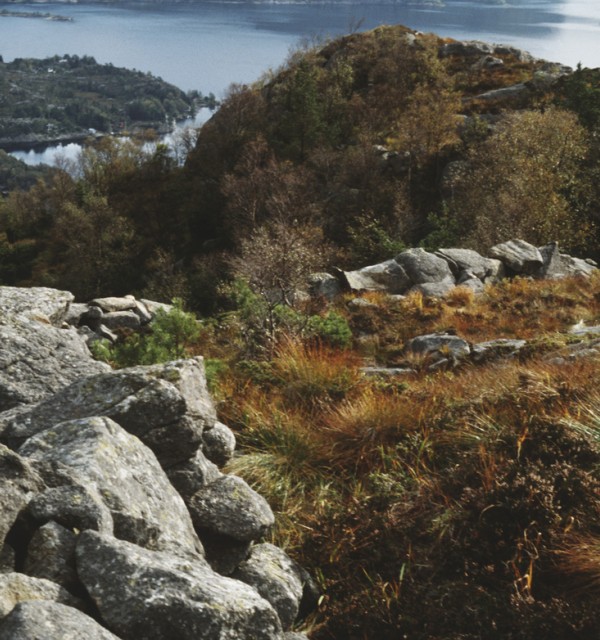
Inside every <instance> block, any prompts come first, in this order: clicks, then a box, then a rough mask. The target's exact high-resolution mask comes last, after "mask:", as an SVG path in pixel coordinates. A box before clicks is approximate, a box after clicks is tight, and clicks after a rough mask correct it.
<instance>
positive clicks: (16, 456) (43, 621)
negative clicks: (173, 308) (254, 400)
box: [0, 287, 318, 640]
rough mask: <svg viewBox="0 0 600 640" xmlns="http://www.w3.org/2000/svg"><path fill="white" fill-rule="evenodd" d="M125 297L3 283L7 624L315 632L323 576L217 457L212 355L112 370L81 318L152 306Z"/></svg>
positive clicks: (26, 629)
mask: <svg viewBox="0 0 600 640" xmlns="http://www.w3.org/2000/svg"><path fill="white" fill-rule="evenodd" d="M124 300H127V299H112V300H111V299H101V300H99V301H93V302H92V303H90V304H89V305H76V304H74V302H73V296H72V295H71V294H69V293H67V292H63V291H55V290H52V289H45V288H30V289H20V288H12V287H0V338H1V340H2V350H1V352H0V495H2V501H1V503H0V640H5V639H6V640H8V639H10V640H18V639H23V640H25V639H31V638H44V640H65V639H66V640H68V639H70V638H72V639H73V640H74V639H75V638H81V637H84V636H85V637H86V638H87V639H88V640H108V639H111V638H117V639H118V638H120V639H121V640H140V639H142V638H143V639H147V640H151V639H156V640H167V639H173V638H177V639H178V640H186V639H189V640H192V639H194V640H196V639H197V638H203V639H214V640H225V639H231V640H234V639H246V638H247V639H253V640H276V639H278V640H279V639H281V640H283V639H285V638H302V637H306V636H304V635H303V634H299V633H297V632H293V631H291V629H292V628H293V627H294V625H295V624H296V623H297V621H298V618H299V615H300V612H306V611H308V610H310V609H311V607H312V606H314V603H315V601H316V598H317V597H318V594H317V592H316V588H315V585H314V583H313V581H312V580H311V578H310V576H309V575H308V574H307V572H306V571H305V570H304V569H303V568H302V567H300V566H299V565H298V564H297V563H296V562H295V561H294V560H293V559H292V558H290V557H289V556H288V555H287V554H286V553H285V552H284V551H283V550H282V549H280V548H278V547H275V546H273V545H271V544H268V543H265V542H263V541H262V538H263V537H264V535H265V533H267V532H268V530H269V528H270V527H271V525H272V524H273V522H274V516H273V512H272V511H271V508H270V507H269V505H268V503H267V502H266V501H265V500H264V498H262V497H261V496H260V495H258V494H257V493H256V492H255V491H253V490H252V489H251V488H250V487H249V486H248V485H247V484H246V482H245V481H244V480H242V479H241V478H239V477H236V476H232V475H228V474H225V473H223V471H221V467H222V466H223V465H224V464H225V463H226V462H227V461H228V460H229V459H230V458H231V456H232V455H233V452H234V448H235V437H234V435H233V433H232V432H231V430H230V429H228V427H227V426H226V425H224V424H221V423H220V422H218V420H217V416H216V411H215V408H214V405H213V402H212V399H211V397H210V394H209V392H208V390H207V385H206V377H205V373H204V364H203V359H202V358H201V357H196V358H192V359H188V360H178V361H175V362H170V363H167V364H164V365H153V366H139V367H132V368H130V369H122V370H119V371H113V370H112V369H110V367H108V366H107V365H104V364H101V363H99V362H96V361H95V360H93V359H92V357H91V355H90V353H89V351H88V349H87V346H86V338H88V337H89V336H86V334H85V332H82V331H81V329H80V328H79V329H78V328H76V327H75V326H74V325H79V324H80V321H81V318H82V316H83V317H84V319H85V320H86V322H87V325H85V326H88V325H89V324H92V325H93V326H94V327H95V328H96V330H100V331H102V330H103V329H100V327H101V326H102V325H104V326H106V327H108V326H110V323H111V322H112V321H113V320H112V319H114V318H121V316H123V317H126V322H134V321H133V320H132V317H133V316H134V315H135V316H136V317H137V318H138V320H139V323H146V322H148V321H150V320H151V317H152V314H153V312H154V310H155V309H153V308H152V303H147V304H145V303H142V302H138V301H135V300H134V299H129V302H124ZM123 306H125V307H127V308H121V307H123ZM90 309H91V310H92V311H91V312H90ZM115 314H116V315H115ZM118 314H121V316H119V315H118ZM123 314H126V315H123ZM107 316H108V322H107ZM74 318H75V321H74V320H73V319H74ZM121 320H122V319H121ZM121 320H119V322H120V324H119V326H124V325H123V323H122V321H121ZM82 326H83V325H82ZM112 326H115V325H114V324H113V325H112Z"/></svg>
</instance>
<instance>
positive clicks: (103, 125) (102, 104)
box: [0, 55, 206, 150]
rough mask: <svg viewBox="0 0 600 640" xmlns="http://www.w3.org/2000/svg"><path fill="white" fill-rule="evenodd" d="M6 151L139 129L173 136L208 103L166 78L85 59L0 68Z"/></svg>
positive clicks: (0, 124) (0, 129) (0, 125)
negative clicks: (177, 123)
mask: <svg viewBox="0 0 600 640" xmlns="http://www.w3.org/2000/svg"><path fill="white" fill-rule="evenodd" d="M0 91H1V92H2V101H1V102H0V148H3V149H6V150H10V149H12V148H20V147H22V146H23V145H32V146H33V145H35V144H43V143H48V142H53V141H60V140H83V139H85V138H86V137H89V136H90V134H96V133H98V134H108V133H123V132H128V131H133V130H136V129H138V128H151V127H153V128H155V129H156V130H158V131H169V130H171V128H172V122H173V120H182V119H184V118H188V117H190V116H191V115H192V114H193V113H194V111H195V109H197V108H199V107H200V106H203V105H204V104H205V102H206V100H205V99H204V98H203V97H202V96H201V95H199V94H197V92H196V93H194V94H191V93H190V94H189V95H186V94H185V93H184V92H183V91H181V90H179V89H177V88H176V87H174V86H173V85H170V84H168V83H166V82H164V81H163V80H161V79H160V78H155V77H153V76H152V75H150V74H146V73H142V72H140V71H131V70H129V69H122V68H118V67H114V66H113V65H111V64H98V63H97V62H96V61H95V60H94V58H91V57H88V56H84V57H81V58H80V57H78V56H69V55H66V56H62V57H59V56H55V57H53V58H46V59H44V60H37V59H24V58H20V59H17V60H14V61H13V62H7V63H5V62H0Z"/></svg>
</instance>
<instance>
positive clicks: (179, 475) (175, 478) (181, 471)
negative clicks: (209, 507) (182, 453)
mask: <svg viewBox="0 0 600 640" xmlns="http://www.w3.org/2000/svg"><path fill="white" fill-rule="evenodd" d="M166 473H167V476H168V478H169V480H170V481H171V484H172V485H173V486H174V487H175V489H177V491H178V492H179V494H180V495H181V496H182V497H183V499H184V501H186V502H187V501H188V500H189V499H190V498H191V497H192V496H193V495H194V494H195V493H196V492H197V491H199V490H200V489H202V487H205V486H206V485H207V484H210V483H211V482H214V481H215V480H217V478H220V477H221V472H220V471H219V468H218V467H217V465H216V464H215V463H214V462H211V461H210V460H209V459H208V458H207V457H206V456H205V455H204V453H203V452H202V449H198V451H196V455H195V456H194V457H193V458H190V460H186V461H185V462H180V463H178V464H176V465H174V466H172V467H169V468H168V469H166Z"/></svg>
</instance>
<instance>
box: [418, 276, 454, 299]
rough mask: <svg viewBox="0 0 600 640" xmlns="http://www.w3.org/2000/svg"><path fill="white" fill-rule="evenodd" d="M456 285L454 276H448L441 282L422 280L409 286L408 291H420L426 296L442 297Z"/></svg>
mask: <svg viewBox="0 0 600 640" xmlns="http://www.w3.org/2000/svg"><path fill="white" fill-rule="evenodd" d="M455 286H456V283H455V281H454V278H448V279H446V280H442V281H441V282H424V283H421V284H416V285H415V286H414V287H411V289H410V290H409V293H415V292H417V291H418V292H420V293H422V294H423V295H424V296H426V297H427V298H443V297H444V296H445V295H446V294H447V293H448V292H449V291H452V289H454V288H455Z"/></svg>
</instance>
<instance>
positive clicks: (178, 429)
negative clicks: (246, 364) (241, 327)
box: [0, 357, 217, 466]
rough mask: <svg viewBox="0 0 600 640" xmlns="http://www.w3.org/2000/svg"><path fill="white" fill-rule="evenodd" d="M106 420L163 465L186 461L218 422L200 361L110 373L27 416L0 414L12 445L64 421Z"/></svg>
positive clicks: (77, 386) (83, 383) (86, 381)
mask: <svg viewBox="0 0 600 640" xmlns="http://www.w3.org/2000/svg"><path fill="white" fill-rule="evenodd" d="M88 416H107V417H109V418H112V419H113V420H115V422H117V423H119V424H120V425H121V426H122V427H123V428H124V429H126V430H127V431H129V432H130V433H132V434H134V435H136V436H137V437H138V438H140V439H141V440H142V441H143V442H144V443H145V444H146V445H147V446H149V447H150V448H151V449H152V450H153V451H154V452H155V454H156V456H157V457H158V458H159V460H160V462H161V463H162V464H163V465H164V466H170V465H172V464H175V463H177V462H182V461H185V460H188V459H189V458H190V456H191V455H193V453H194V452H195V451H196V450H197V448H198V447H199V446H200V443H201V438H202V431H203V430H204V428H205V427H209V428H210V427H212V426H213V425H214V424H215V422H216V421H217V417H216V411H215V408H214V405H213V402H212V398H211V397H210V394H209V392H208V388H207V386H206V377H205V374H204V362H203V359H202V358H201V357H198V358H192V359H189V360H177V361H175V362H169V363H167V364H161V365H152V366H148V367H143V366H140V367H132V368H130V369H121V370H119V371H112V370H111V371H110V372H109V373H105V374H102V375H97V376H93V377H88V378H87V379H81V380H78V381H77V382H74V383H73V384H71V385H70V386H68V387H67V388H65V389H63V390H62V391H61V392H60V393H57V394H55V395H54V396H53V397H51V398H48V399H47V400H45V401H43V402H41V403H39V404H37V405H34V406H33V407H31V408H28V410H27V411H26V413H20V414H19V415H12V414H9V413H6V414H3V415H2V414H0V430H2V429H3V430H4V437H5V438H6V439H7V440H8V441H12V442H15V443H19V442H22V441H23V440H24V439H26V438H28V437H30V436H31V435H33V434H35V433H37V432H39V431H41V430H43V429H46V428H48V427H49V426H51V425H53V424H56V423H57V422H60V421H64V420H71V419H75V418H83V417H88Z"/></svg>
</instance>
